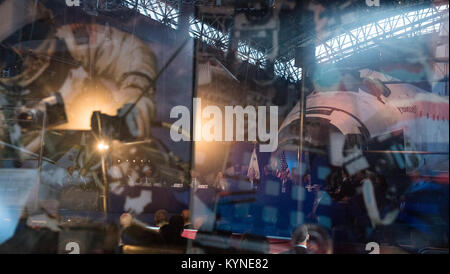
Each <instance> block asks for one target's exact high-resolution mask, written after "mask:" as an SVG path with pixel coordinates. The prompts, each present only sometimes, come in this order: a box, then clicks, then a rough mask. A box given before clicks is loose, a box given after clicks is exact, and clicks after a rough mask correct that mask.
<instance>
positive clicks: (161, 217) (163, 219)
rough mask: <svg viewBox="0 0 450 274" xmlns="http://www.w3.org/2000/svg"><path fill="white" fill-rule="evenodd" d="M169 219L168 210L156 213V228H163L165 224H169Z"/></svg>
mask: <svg viewBox="0 0 450 274" xmlns="http://www.w3.org/2000/svg"><path fill="white" fill-rule="evenodd" d="M168 219H169V217H168V213H167V211H166V210H164V209H160V210H158V211H156V213H155V218H154V221H155V225H156V226H159V227H161V226H163V225H164V224H167V223H168V221H169V220H168Z"/></svg>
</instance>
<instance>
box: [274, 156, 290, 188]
mask: <svg viewBox="0 0 450 274" xmlns="http://www.w3.org/2000/svg"><path fill="white" fill-rule="evenodd" d="M276 176H277V177H278V178H280V179H281V181H282V182H283V185H284V183H286V181H287V179H288V177H289V167H288V164H287V162H286V155H285V154H284V151H282V152H281V155H280V168H279V169H277V173H276Z"/></svg>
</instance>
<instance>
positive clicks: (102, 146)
mask: <svg viewBox="0 0 450 274" xmlns="http://www.w3.org/2000/svg"><path fill="white" fill-rule="evenodd" d="M97 149H98V150H99V151H106V150H108V149H109V145H108V144H107V143H105V142H104V141H100V142H99V143H98V144H97Z"/></svg>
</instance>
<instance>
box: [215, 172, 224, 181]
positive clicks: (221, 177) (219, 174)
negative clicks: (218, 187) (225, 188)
mask: <svg viewBox="0 0 450 274" xmlns="http://www.w3.org/2000/svg"><path fill="white" fill-rule="evenodd" d="M216 179H217V180H221V179H223V173H222V171H219V172H217V176H216Z"/></svg>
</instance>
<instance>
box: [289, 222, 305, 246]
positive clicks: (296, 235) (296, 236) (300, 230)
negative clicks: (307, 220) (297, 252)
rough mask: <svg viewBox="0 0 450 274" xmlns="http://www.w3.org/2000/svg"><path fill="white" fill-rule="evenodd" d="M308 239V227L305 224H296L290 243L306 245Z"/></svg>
mask: <svg viewBox="0 0 450 274" xmlns="http://www.w3.org/2000/svg"><path fill="white" fill-rule="evenodd" d="M308 240H309V234H308V227H307V226H306V225H301V226H298V227H297V228H296V229H295V230H294V232H293V233H292V238H291V241H292V244H293V245H294V246H296V245H306V243H307V241H308Z"/></svg>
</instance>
